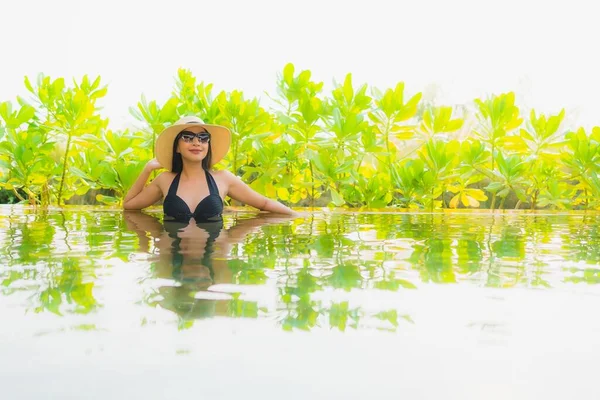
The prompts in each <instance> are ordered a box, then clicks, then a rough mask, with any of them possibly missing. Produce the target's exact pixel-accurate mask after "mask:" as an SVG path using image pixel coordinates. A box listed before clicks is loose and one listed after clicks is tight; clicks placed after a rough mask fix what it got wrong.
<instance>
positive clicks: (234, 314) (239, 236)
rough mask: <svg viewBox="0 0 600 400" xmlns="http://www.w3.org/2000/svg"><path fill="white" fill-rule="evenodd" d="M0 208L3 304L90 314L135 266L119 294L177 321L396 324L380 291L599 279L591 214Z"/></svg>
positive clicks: (403, 311)
mask: <svg viewBox="0 0 600 400" xmlns="http://www.w3.org/2000/svg"><path fill="white" fill-rule="evenodd" d="M6 211H7V210H2V215H0V257H1V258H2V263H1V264H0V303H1V302H2V301H3V299H4V301H8V300H7V299H9V298H10V299H12V300H11V301H12V303H11V304H12V306H13V307H20V308H23V309H24V310H26V311H33V312H35V313H41V312H49V313H53V314H55V315H60V316H66V315H75V314H79V315H91V316H92V318H91V319H92V321H93V315H95V313H99V312H101V309H102V307H103V305H104V304H103V301H104V300H102V299H103V298H105V297H102V296H98V293H102V292H103V291H105V290H106V288H107V287H109V286H111V285H114V282H113V280H111V277H112V276H117V275H118V273H119V271H120V269H126V268H129V269H132V268H134V267H135V268H138V269H135V270H136V271H137V270H139V269H140V268H141V271H142V272H141V276H137V277H136V278H135V279H133V278H128V279H130V281H128V282H125V285H124V286H123V288H131V289H132V291H135V290H138V291H141V294H140V295H139V298H137V299H126V300H122V301H124V302H125V301H131V302H134V303H136V304H138V303H139V304H142V305H143V307H150V308H153V309H160V310H167V312H168V313H171V315H173V316H176V319H177V325H178V327H179V328H180V329H183V328H189V327H191V326H193V325H194V322H195V321H198V320H200V319H205V318H213V317H225V318H263V317H266V318H269V319H270V320H272V321H275V323H276V324H278V325H279V326H281V327H282V328H283V329H287V330H292V329H301V330H310V329H312V328H315V327H331V328H336V329H339V330H341V331H343V330H346V329H348V328H352V329H359V328H375V329H384V330H392V331H393V330H396V329H398V328H399V327H400V326H401V325H402V324H412V323H414V322H413V318H412V316H411V312H410V310H408V311H407V308H405V307H402V306H398V302H399V301H398V298H396V300H395V302H392V303H390V302H387V301H379V300H380V299H381V298H382V294H386V293H387V294H388V295H390V294H391V295H394V296H401V295H402V294H403V293H409V292H411V291H414V290H416V291H418V290H419V288H420V287H421V286H424V285H432V284H433V285H442V284H451V285H464V286H469V287H486V288H525V289H528V288H540V289H546V290H551V289H553V288H557V287H562V286H565V285H573V284H587V285H592V284H596V283H598V282H600V274H599V271H600V269H599V268H598V263H599V262H600V250H598V249H599V248H600V246H599V245H600V239H599V238H600V232H599V226H600V224H599V222H600V221H599V217H598V216H597V215H551V214H550V215H536V214H510V215H500V214H469V213H465V212H463V213H456V214H453V213H439V214H401V213H398V214H361V213H344V214H342V213H339V214H338V213H331V214H314V215H311V216H308V217H303V218H297V219H292V218H289V217H281V216H273V215H269V214H252V213H241V212H239V213H232V214H227V215H226V216H225V218H224V221H223V222H217V223H215V222H213V223H207V224H196V223H193V222H192V223H190V224H181V223H176V222H169V221H163V220H162V217H161V216H159V215H154V214H152V213H150V214H148V213H142V212H114V211H110V212H89V211H76V210H74V211H68V210H62V211H47V212H41V211H38V212H33V211H28V210H26V209H21V210H20V211H19V212H16V213H15V212H10V213H7V212H6ZM127 285H129V286H127ZM117 288H118V287H117ZM133 289H135V290H133ZM115 290H116V289H115V287H114V286H113V289H112V291H111V293H114V292H115ZM123 290H125V289H123ZM136 293H137V292H136ZM384 297H385V296H384ZM385 298H386V299H389V296H388V297H385Z"/></svg>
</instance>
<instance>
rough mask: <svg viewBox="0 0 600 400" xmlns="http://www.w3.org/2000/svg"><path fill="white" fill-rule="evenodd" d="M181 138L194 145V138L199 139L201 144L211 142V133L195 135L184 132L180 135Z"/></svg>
mask: <svg viewBox="0 0 600 400" xmlns="http://www.w3.org/2000/svg"><path fill="white" fill-rule="evenodd" d="M179 137H180V138H181V139H183V141H184V142H186V143H192V142H193V141H194V138H198V141H199V142H200V143H208V142H210V133H208V132H200V133H194V132H190V131H183V132H181V133H180V134H179Z"/></svg>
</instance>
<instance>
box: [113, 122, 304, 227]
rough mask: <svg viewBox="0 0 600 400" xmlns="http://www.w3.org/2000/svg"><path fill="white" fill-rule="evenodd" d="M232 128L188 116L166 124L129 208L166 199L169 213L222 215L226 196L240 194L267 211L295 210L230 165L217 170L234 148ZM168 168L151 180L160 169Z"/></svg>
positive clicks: (204, 217)
mask: <svg viewBox="0 0 600 400" xmlns="http://www.w3.org/2000/svg"><path fill="white" fill-rule="evenodd" d="M230 143H231V132H230V131H229V130H228V129H227V128H225V127H223V126H219V125H209V124H205V123H204V122H203V121H202V120H201V119H200V118H197V117H193V116H192V117H184V118H181V119H180V120H179V121H177V122H176V123H175V124H174V125H172V126H170V127H168V128H166V129H165V130H163V132H162V133H161V134H160V135H159V137H158V138H157V140H156V148H155V154H156V158H155V159H152V160H150V161H149V162H148V163H147V164H146V166H145V167H144V169H143V171H142V173H141V174H140V176H139V177H138V179H137V180H136V182H135V183H134V184H133V186H132V187H131V189H130V190H129V192H128V193H127V195H126V196H125V199H124V202H123V208H124V209H126V210H141V209H143V208H146V207H148V206H151V205H152V204H154V203H156V202H157V201H159V200H160V199H161V198H162V199H164V202H163V211H164V214H165V219H173V220H176V221H182V222H187V221H190V220H191V219H192V218H193V219H194V220H195V221H196V222H206V221H218V220H220V219H221V214H222V212H223V199H224V198H225V196H229V197H231V198H232V199H234V200H237V201H239V202H241V203H244V204H247V205H249V206H252V207H255V208H258V209H259V210H263V211H270V212H273V213H279V214H288V215H295V214H296V213H295V212H294V211H293V210H291V209H290V208H288V207H286V206H284V205H283V204H281V203H279V202H277V201H274V200H271V199H268V198H266V197H264V196H263V195H261V194H259V193H257V192H255V191H254V190H252V189H251V188H250V187H249V186H248V185H246V184H245V183H244V182H242V180H241V179H239V178H238V177H237V176H235V175H234V174H232V173H231V172H229V171H226V170H220V171H215V170H211V168H212V166H213V165H214V164H216V163H217V162H219V161H220V160H221V159H223V157H225V155H226V154H227V151H228V150H229V145H230ZM160 168H166V169H168V170H169V171H168V172H163V173H161V174H160V175H158V176H157V177H156V179H154V180H153V181H152V182H151V183H150V184H149V185H148V186H145V185H146V181H147V180H148V178H149V177H150V174H151V173H152V171H154V170H155V169H160Z"/></svg>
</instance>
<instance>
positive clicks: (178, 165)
mask: <svg viewBox="0 0 600 400" xmlns="http://www.w3.org/2000/svg"><path fill="white" fill-rule="evenodd" d="M207 132H208V131H207ZM209 133H210V132H209ZM180 138H181V132H179V133H178V134H177V136H176V137H175V140H173V161H172V162H171V171H173V172H175V173H179V172H181V171H183V158H182V157H181V153H178V152H177V143H178V142H179V139H180ZM211 159H212V147H211V146H210V141H209V142H208V152H207V153H206V157H204V159H203V160H202V169H204V170H209V169H210V165H211Z"/></svg>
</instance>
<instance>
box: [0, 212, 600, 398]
mask: <svg viewBox="0 0 600 400" xmlns="http://www.w3.org/2000/svg"><path fill="white" fill-rule="evenodd" d="M599 263H600V216H599V215H597V214H595V213H574V212H573V213H567V214H558V213H540V212H538V213H525V212H504V213H503V212H496V213H490V212H488V211H452V212H449V211H448V212H437V213H402V212H397V213H375V212H330V211H327V210H320V211H316V212H312V213H306V214H303V215H302V217H299V218H290V217H281V216H275V215H269V214H263V213H254V212H251V211H248V210H241V209H238V210H232V211H231V212H228V213H227V214H226V215H225V216H224V220H223V222H222V223H207V224H194V223H191V224H178V223H174V222H168V221H167V222H165V221H163V219H162V215H161V213H160V212H159V211H158V210H157V209H154V210H151V211H149V212H123V211H119V210H111V209H104V208H86V207H73V208H64V209H50V210H45V211H44V210H34V209H30V208H26V207H22V206H12V207H11V206H4V207H1V208H0V315H1V316H2V324H1V328H0V398H3V399H38V398H60V399H84V398H85V399H106V398H117V399H121V398H123V399H132V398H144V399H160V398H173V397H176V396H192V397H194V398H208V397H210V398H236V399H237V398H260V399H307V398H319V399H321V398H322V399H334V398H340V399H350V398H351V399H365V398H378V399H380V398H390V399H392V398H393V399H397V398H411V399H416V398H419V399H420V398H432V399H439V398H444V399H448V398H451V399H482V398H485V399H508V398H510V399H531V398H544V399H549V398H551V399H559V398H560V399H563V398H573V397H578V398H598V397H600V393H599V392H600V389H598V388H597V385H595V381H596V377H595V375H596V374H595V372H596V369H595V365H596V363H597V359H598V356H599V355H600V351H599V349H600V347H599V345H598V337H600V336H599V335H600V322H598V321H599V319H598V318H596V316H597V314H598V310H599V309H600V290H599V286H598V285H597V283H598V282H600V267H599Z"/></svg>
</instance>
